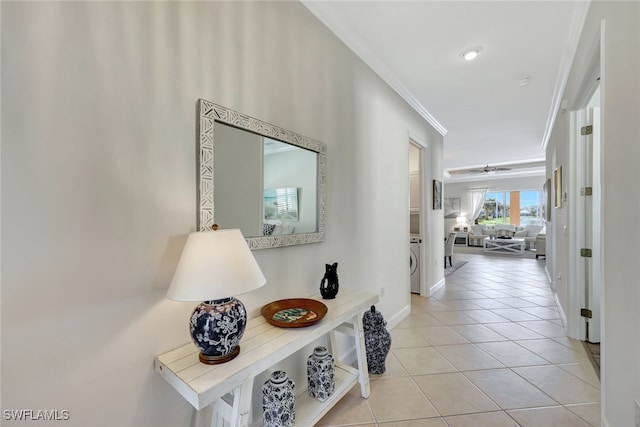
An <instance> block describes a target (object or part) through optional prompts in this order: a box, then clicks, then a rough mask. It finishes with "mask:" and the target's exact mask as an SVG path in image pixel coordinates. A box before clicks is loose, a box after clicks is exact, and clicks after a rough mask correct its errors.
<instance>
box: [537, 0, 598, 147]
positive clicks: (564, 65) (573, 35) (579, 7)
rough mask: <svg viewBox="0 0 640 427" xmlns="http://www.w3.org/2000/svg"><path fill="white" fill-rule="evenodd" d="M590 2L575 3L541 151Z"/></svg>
mask: <svg viewBox="0 0 640 427" xmlns="http://www.w3.org/2000/svg"><path fill="white" fill-rule="evenodd" d="M590 5H591V0H584V1H579V2H576V3H575V9H574V11H573V18H572V20H571V28H570V31H569V41H568V43H567V49H566V50H565V53H564V55H563V56H562V62H561V64H560V71H559V73H558V78H557V79H556V84H555V87H554V88H553V97H552V98H551V109H550V110H549V116H548V118H547V125H546V127H545V129H544V135H543V136H542V143H541V144H540V145H541V146H542V148H543V149H546V148H547V144H548V143H549V138H550V137H551V132H552V131H553V125H554V124H555V122H556V117H557V115H558V110H559V109H560V104H561V102H562V94H563V93H564V88H565V87H566V85H567V80H569V73H570V72H571V67H572V66H573V59H574V58H575V56H576V52H577V50H578V44H579V42H580V35H581V34H582V27H583V26H584V22H585V20H586V18H587V13H588V12H589V6H590Z"/></svg>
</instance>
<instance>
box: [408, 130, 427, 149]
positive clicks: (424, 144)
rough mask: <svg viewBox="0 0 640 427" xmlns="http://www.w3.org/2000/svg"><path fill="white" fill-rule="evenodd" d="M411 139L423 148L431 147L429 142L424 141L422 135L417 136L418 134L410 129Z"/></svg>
mask: <svg viewBox="0 0 640 427" xmlns="http://www.w3.org/2000/svg"><path fill="white" fill-rule="evenodd" d="M409 141H410V142H413V143H414V144H415V145H419V146H420V147H422V148H429V144H427V143H426V142H424V141H423V140H422V139H421V138H420V137H418V136H416V134H415V133H413V132H411V131H409Z"/></svg>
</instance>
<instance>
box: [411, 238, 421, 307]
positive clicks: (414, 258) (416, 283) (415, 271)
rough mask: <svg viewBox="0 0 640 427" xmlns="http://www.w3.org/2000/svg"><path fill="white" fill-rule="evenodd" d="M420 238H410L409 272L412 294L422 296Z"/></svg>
mask: <svg viewBox="0 0 640 427" xmlns="http://www.w3.org/2000/svg"><path fill="white" fill-rule="evenodd" d="M421 245H422V239H420V237H419V236H413V235H412V236H410V237H409V271H410V272H411V293H414V294H420V246H421Z"/></svg>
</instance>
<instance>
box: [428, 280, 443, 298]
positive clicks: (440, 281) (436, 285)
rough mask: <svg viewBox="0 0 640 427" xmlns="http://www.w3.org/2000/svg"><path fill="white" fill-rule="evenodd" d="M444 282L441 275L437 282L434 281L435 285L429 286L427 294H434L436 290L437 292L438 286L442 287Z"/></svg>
mask: <svg viewBox="0 0 640 427" xmlns="http://www.w3.org/2000/svg"><path fill="white" fill-rule="evenodd" d="M445 284H446V280H445V278H444V277H443V278H442V279H440V280H439V281H438V283H436V284H435V285H433V286H432V287H430V288H429V295H427V296H429V297H430V296H431V295H433V294H435V293H436V292H438V291H439V290H440V288H442V287H443V286H444V285H445Z"/></svg>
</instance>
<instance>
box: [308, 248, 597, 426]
mask: <svg viewBox="0 0 640 427" xmlns="http://www.w3.org/2000/svg"><path fill="white" fill-rule="evenodd" d="M454 261H456V262H457V261H467V264H466V265H464V266H463V267H461V268H459V269H458V270H457V271H456V272H455V273H453V274H451V275H450V276H448V277H447V279H446V286H445V288H443V289H442V290H440V291H439V292H438V293H437V294H436V295H435V296H434V297H432V298H421V297H419V296H416V295H412V309H411V314H410V315H409V316H408V317H407V318H406V319H404V320H403V321H402V322H401V323H400V324H399V325H397V326H396V327H395V328H394V329H393V330H392V331H391V334H392V340H393V341H392V350H391V352H390V354H389V356H388V357H387V362H386V367H387V371H386V372H385V373H384V374H382V375H371V396H370V397H369V398H368V399H366V400H365V399H362V398H360V396H359V389H358V387H355V388H354V389H352V390H351V391H350V393H349V394H348V395H347V396H345V397H344V398H343V399H342V400H341V401H340V402H339V403H338V404H337V405H336V406H335V407H334V408H333V410H332V411H331V412H329V413H328V414H327V415H326V416H325V417H324V418H323V419H322V420H321V422H320V423H319V424H318V425H319V426H350V425H361V426H366V427H374V426H379V427H393V426H398V427H400V426H405V427H412V426H424V427H447V426H450V427H463V426H465V427H466V426H468V427H484V426H486V427H502V426H504V427H507V426H514V427H517V426H536V427H537V426H562V427H572V426H576V427H578V426H599V425H600V421H599V420H600V403H599V402H600V382H599V380H598V377H597V375H596V372H595V370H594V368H593V366H592V365H591V362H590V361H589V359H588V356H587V355H586V352H585V350H584V348H583V346H582V343H581V342H579V341H575V340H570V339H568V338H567V337H566V336H565V334H564V329H563V327H562V322H561V320H560V316H559V314H558V311H557V310H556V307H555V304H554V300H553V295H552V292H551V290H550V288H549V284H548V280H547V277H546V274H545V271H544V261H542V260H540V261H537V260H533V259H523V258H515V257H514V258H509V257H499V256H487V255H469V254H455V260H454ZM383 314H384V313H383Z"/></svg>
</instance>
